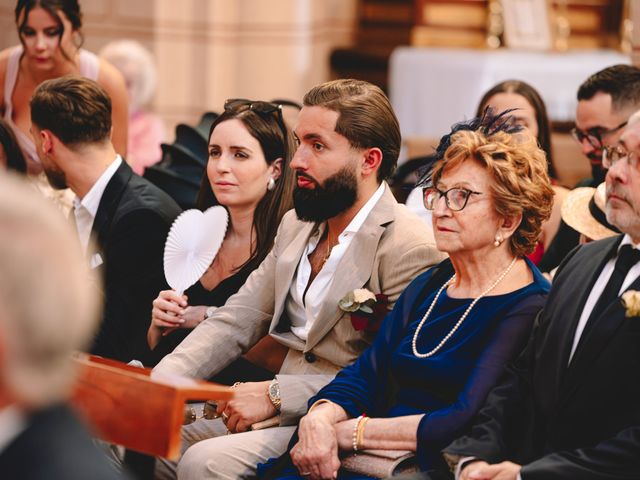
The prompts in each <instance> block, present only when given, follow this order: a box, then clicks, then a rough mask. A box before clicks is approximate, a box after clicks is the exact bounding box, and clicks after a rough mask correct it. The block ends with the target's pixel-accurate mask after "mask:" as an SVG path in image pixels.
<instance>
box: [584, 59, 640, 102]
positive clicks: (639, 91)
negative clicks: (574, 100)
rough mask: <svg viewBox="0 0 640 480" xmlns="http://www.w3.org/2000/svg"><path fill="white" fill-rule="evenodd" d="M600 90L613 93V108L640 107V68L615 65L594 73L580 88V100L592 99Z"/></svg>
mask: <svg viewBox="0 0 640 480" xmlns="http://www.w3.org/2000/svg"><path fill="white" fill-rule="evenodd" d="M598 92H602V93H608V94H609V95H611V106H612V109H613V110H616V111H620V110H625V109H627V107H633V110H637V109H638V107H640V68H638V67H634V66H632V65H614V66H612V67H608V68H605V69H604V70H600V71H599V72H596V73H594V74H593V75H591V76H590V77H589V78H587V79H586V80H585V81H584V82H583V83H582V85H580V88H578V100H591V99H592V98H593V97H594V95H595V94H596V93H598Z"/></svg>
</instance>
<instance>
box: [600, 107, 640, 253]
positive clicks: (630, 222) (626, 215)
mask: <svg viewBox="0 0 640 480" xmlns="http://www.w3.org/2000/svg"><path fill="white" fill-rule="evenodd" d="M639 157H640V111H639V112H636V113H634V114H633V115H632V116H631V117H630V118H629V123H628V125H627V127H626V128H625V130H624V132H623V133H622V136H621V137H620V142H619V143H618V145H617V146H616V147H614V148H607V150H606V151H605V155H604V157H603V159H604V162H603V164H604V166H605V167H608V168H609V170H608V172H607V179H606V181H607V203H606V213H607V220H608V221H609V222H610V223H611V224H613V225H615V226H616V227H618V228H619V229H620V230H621V231H622V232H624V233H627V234H629V235H630V236H631V238H632V239H633V241H634V242H636V243H637V242H640V163H639V162H638V159H639Z"/></svg>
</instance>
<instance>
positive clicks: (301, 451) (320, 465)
mask: <svg viewBox="0 0 640 480" xmlns="http://www.w3.org/2000/svg"><path fill="white" fill-rule="evenodd" d="M291 460H292V461H293V464H294V465H295V466H296V467H297V469H298V472H300V475H302V476H303V477H305V478H307V477H308V478H310V479H312V480H320V479H333V478H336V476H337V474H338V469H339V468H340V460H339V459H338V441H337V439H336V431H335V429H334V425H332V424H331V422H330V421H329V419H328V418H327V417H326V416H325V415H314V413H313V412H312V413H310V414H308V415H306V416H304V417H302V419H301V420H300V428H299V430H298V443H296V444H295V446H294V447H293V448H292V449H291Z"/></svg>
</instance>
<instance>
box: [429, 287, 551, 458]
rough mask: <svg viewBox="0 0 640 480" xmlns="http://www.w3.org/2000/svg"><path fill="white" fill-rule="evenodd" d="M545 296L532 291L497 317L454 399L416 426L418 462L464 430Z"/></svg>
mask: <svg viewBox="0 0 640 480" xmlns="http://www.w3.org/2000/svg"><path fill="white" fill-rule="evenodd" d="M545 299H546V294H536V295H531V296H529V297H527V298H526V299H524V300H523V301H521V302H519V303H518V304H516V305H515V306H514V307H513V308H512V309H511V310H510V311H509V312H508V313H507V314H506V315H505V316H504V317H503V318H502V319H501V320H500V324H499V326H498V328H497V329H496V331H495V333H494V334H493V335H492V339H491V342H490V343H489V344H488V345H487V347H486V348H485V349H484V351H483V352H482V354H481V355H480V357H479V358H478V362H477V364H476V366H475V367H474V369H473V370H472V372H471V374H470V375H469V378H468V380H467V382H466V384H465V386H464V388H463V389H462V391H461V392H460V394H459V395H458V396H457V399H456V401H455V402H454V403H452V404H449V405H447V406H446V407H445V408H442V409H439V410H435V411H431V412H429V413H427V414H426V415H425V416H424V417H422V419H421V421H420V423H419V425H418V432H417V452H416V453H417V455H418V457H419V460H420V463H421V464H422V463H429V462H428V461H427V458H426V457H428V456H429V455H433V452H434V449H436V451H437V450H439V449H440V448H443V447H444V446H446V445H447V444H448V443H450V442H451V441H452V440H454V439H455V438H457V437H458V436H460V435H461V434H462V433H464V429H465V428H466V427H467V426H468V425H469V422H470V420H471V419H472V418H473V416H474V415H475V414H476V413H477V412H478V410H479V409H480V407H481V406H482V404H483V402H484V400H485V398H486V396H487V395H488V393H489V391H490V390H491V389H492V388H493V387H494V386H495V385H496V384H497V382H498V380H499V379H500V377H501V376H502V374H503V372H504V371H505V366H506V365H507V364H508V363H510V362H511V361H513V359H514V358H515V357H516V356H517V355H518V353H520V351H521V350H522V349H523V348H524V345H525V344H526V341H527V338H528V337H529V335H530V333H531V329H532V326H533V322H534V320H535V317H536V315H537V314H538V312H539V311H540V310H541V309H542V307H543V306H544V302H545Z"/></svg>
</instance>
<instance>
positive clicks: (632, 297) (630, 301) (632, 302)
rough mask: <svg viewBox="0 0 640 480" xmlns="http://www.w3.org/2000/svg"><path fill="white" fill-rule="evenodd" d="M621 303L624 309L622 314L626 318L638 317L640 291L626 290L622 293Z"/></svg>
mask: <svg viewBox="0 0 640 480" xmlns="http://www.w3.org/2000/svg"><path fill="white" fill-rule="evenodd" d="M622 304H623V305H624V308H625V309H626V311H625V313H624V316H625V317H627V318H631V317H640V292H638V291H637V290H628V291H626V292H624V293H623V294H622Z"/></svg>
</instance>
